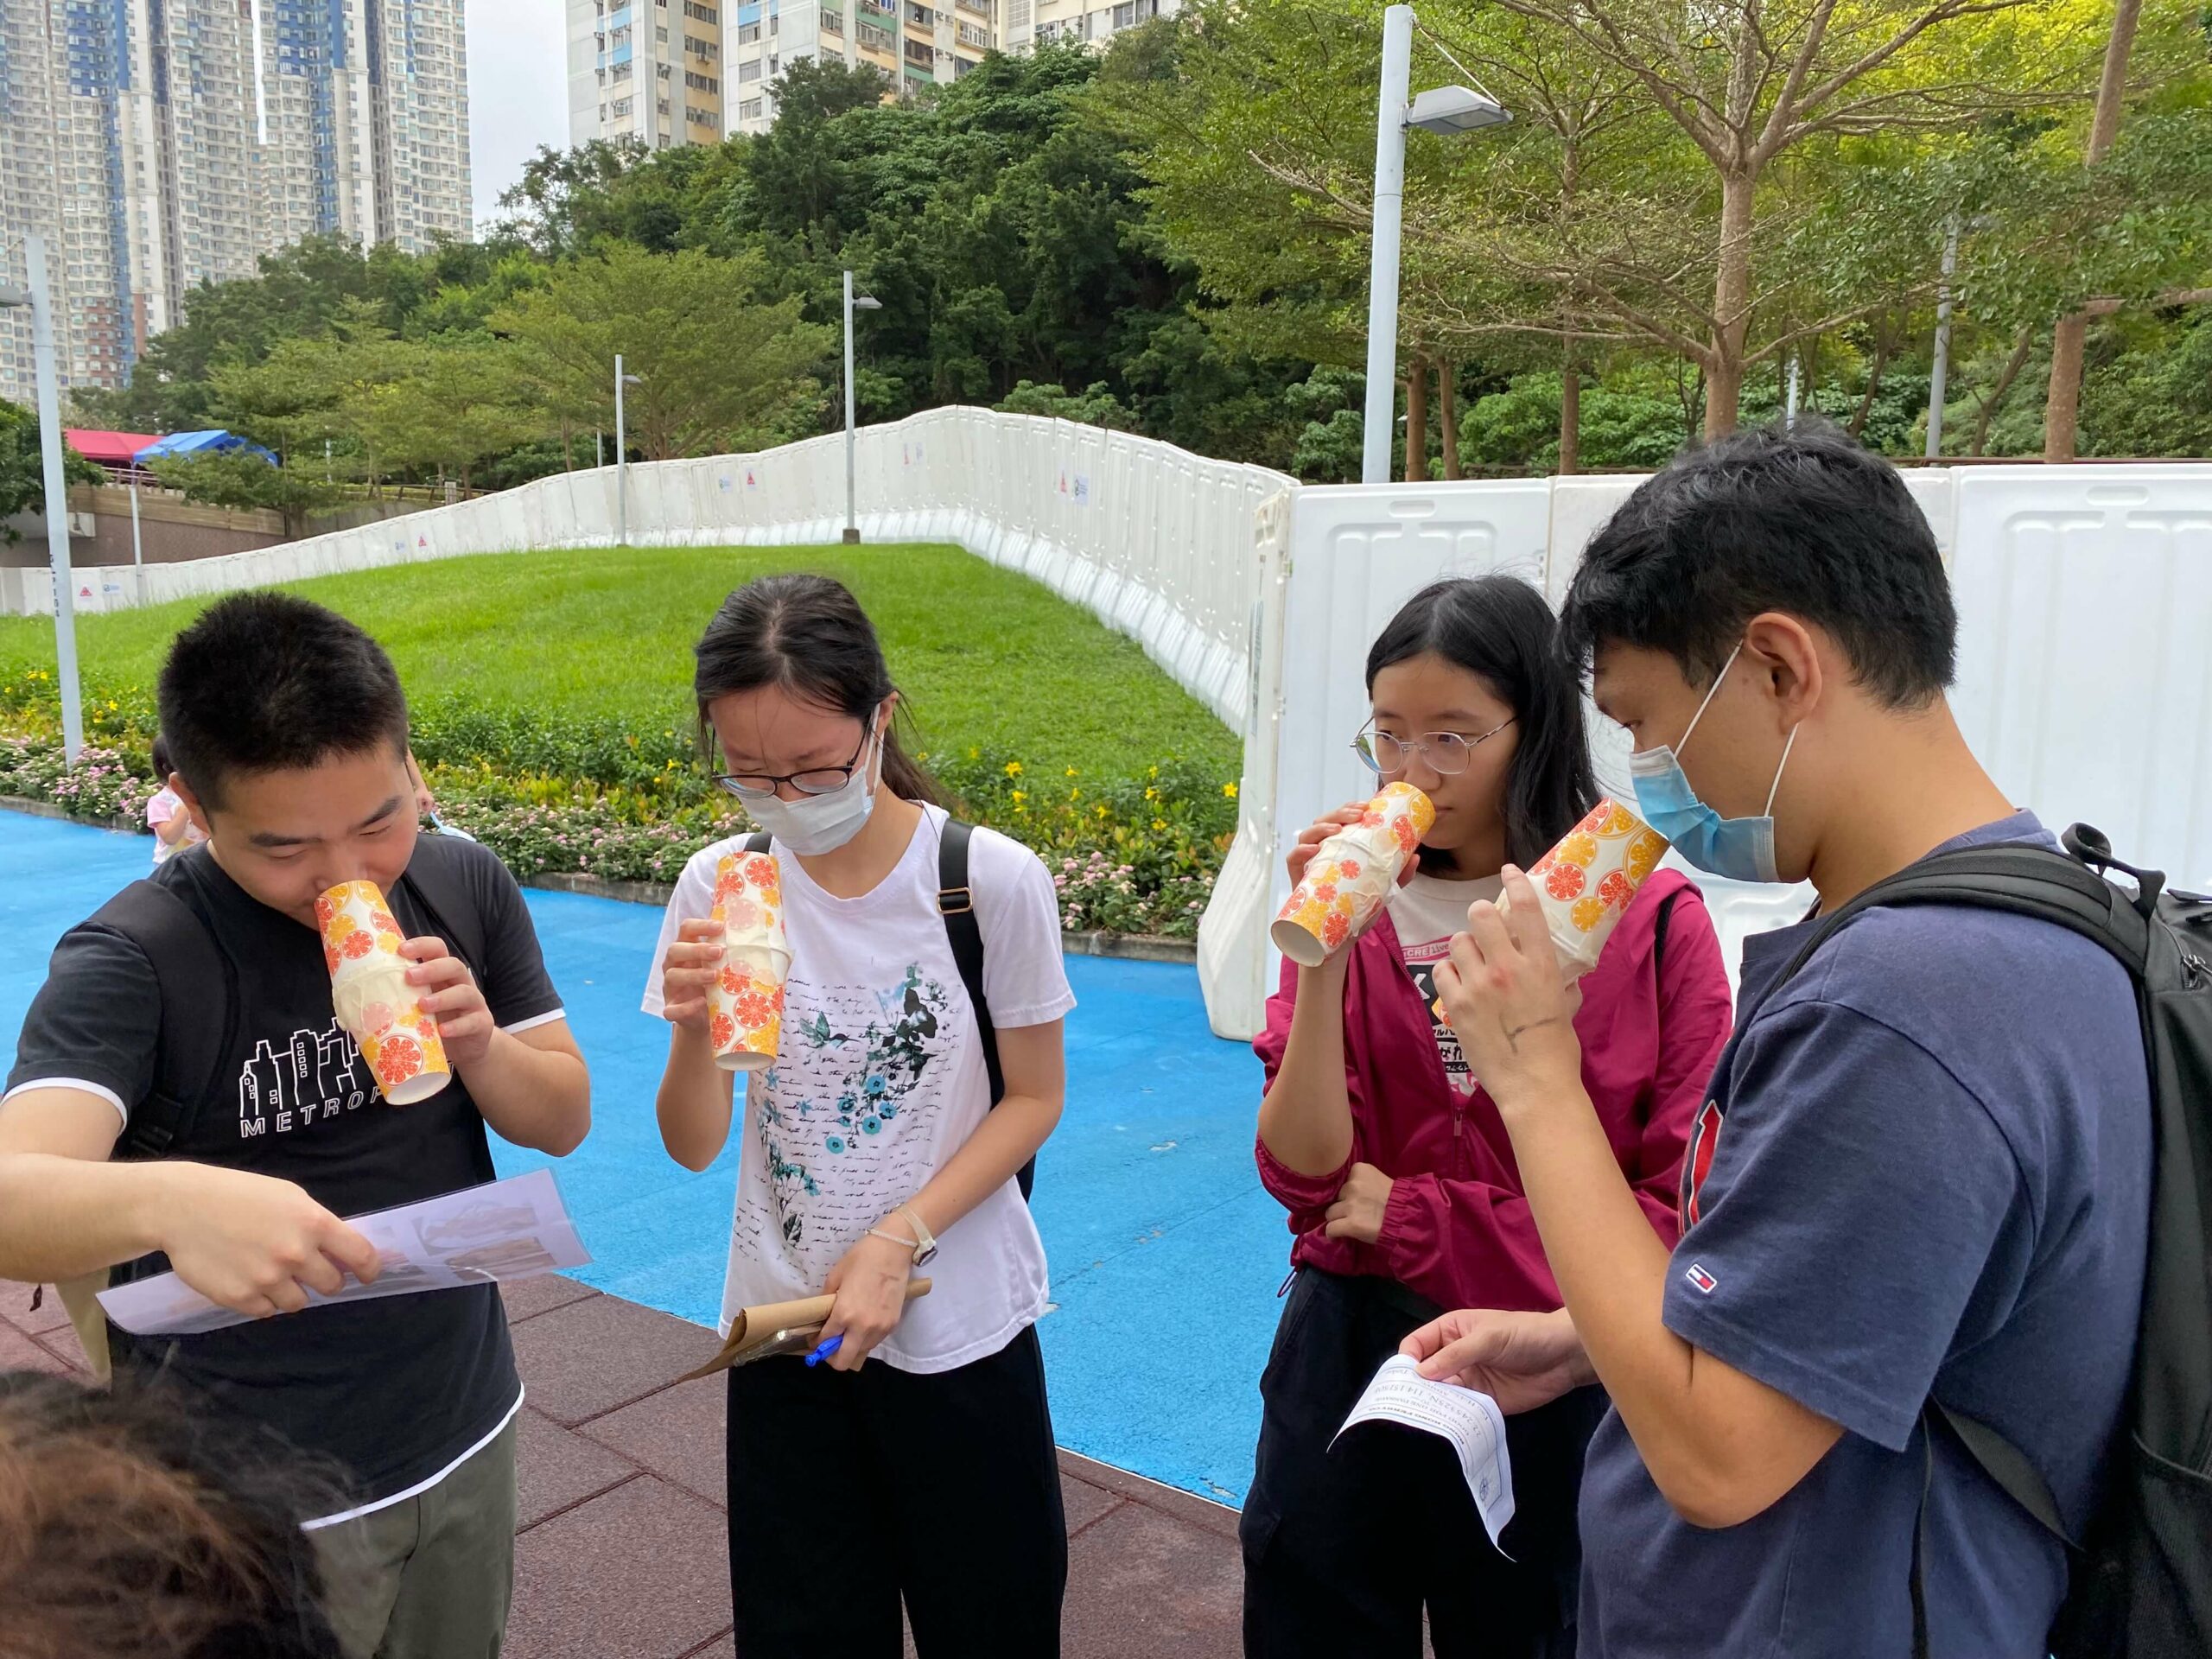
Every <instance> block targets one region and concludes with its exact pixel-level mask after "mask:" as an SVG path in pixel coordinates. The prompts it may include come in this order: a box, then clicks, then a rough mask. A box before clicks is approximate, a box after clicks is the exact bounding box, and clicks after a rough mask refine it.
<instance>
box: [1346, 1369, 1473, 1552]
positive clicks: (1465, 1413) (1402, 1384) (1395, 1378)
mask: <svg viewBox="0 0 2212 1659" xmlns="http://www.w3.org/2000/svg"><path fill="white" fill-rule="evenodd" d="M1375 1422H1382V1423H1402V1424H1404V1425H1405V1426H1406V1427H1408V1428H1418V1429H1420V1430H1421V1431H1422V1432H1423V1433H1428V1434H1436V1435H1440V1436H1441V1437H1442V1438H1443V1439H1445V1440H1449V1441H1450V1442H1451V1443H1452V1450H1453V1451H1455V1452H1458V1453H1459V1468H1460V1471H1461V1472H1462V1473H1464V1474H1465V1476H1466V1478H1467V1490H1468V1491H1470V1492H1471V1493H1473V1494H1474V1497H1475V1509H1476V1511H1477V1512H1478V1514H1480V1515H1481V1516H1482V1518H1483V1525H1484V1527H1485V1528H1487V1529H1489V1532H1490V1541H1491V1543H1493V1544H1495V1543H1497V1540H1498V1535H1499V1534H1500V1533H1502V1532H1503V1531H1504V1530H1505V1523H1506V1522H1509V1521H1510V1520H1512V1519H1513V1462H1512V1459H1511V1458H1510V1456H1509V1455H1508V1453H1507V1452H1506V1449H1505V1414H1504V1413H1503V1412H1502V1411H1500V1410H1499V1409H1498V1408H1497V1401H1495V1400H1493V1399H1491V1397H1490V1395H1486V1394H1484V1393H1482V1392H1481V1391H1480V1390H1478V1389H1466V1388H1462V1387H1460V1386H1459V1384H1458V1383H1432V1382H1430V1381H1429V1380H1428V1379H1427V1377H1425V1376H1422V1375H1421V1367H1420V1366H1419V1365H1417V1364H1415V1363H1414V1362H1413V1361H1412V1360H1410V1359H1408V1358H1407V1357H1405V1355H1403V1354H1393V1355H1391V1356H1390V1357H1389V1358H1388V1359H1386V1360H1384V1361H1383V1369H1382V1370H1379V1371H1377V1372H1376V1373H1375V1380H1374V1381H1373V1382H1371V1383H1369V1384H1368V1385H1367V1391H1366V1392H1365V1393H1364V1394H1363V1395H1360V1396H1359V1403H1358V1404H1357V1405H1356V1406H1354V1407H1353V1408H1351V1416H1349V1417H1347V1418H1345V1419H1344V1427H1343V1428H1340V1429H1338V1431H1337V1436H1336V1439H1337V1440H1342V1439H1343V1438H1344V1432H1345V1430H1346V1429H1350V1428H1351V1427H1355V1426H1356V1425H1357V1424H1360V1423H1375ZM1329 1444H1330V1446H1332V1448H1333V1447H1334V1446H1335V1445H1336V1440H1331V1441H1330V1442H1329Z"/></svg>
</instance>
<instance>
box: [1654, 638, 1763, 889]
mask: <svg viewBox="0 0 2212 1659" xmlns="http://www.w3.org/2000/svg"><path fill="white" fill-rule="evenodd" d="M1743 650H1744V648H1743V646H1742V645H1738V646H1737V647H1736V649H1735V650H1734V651H1732V652H1729V653H1728V660H1727V661H1726V662H1725V663H1723V664H1721V665H1720V672H1719V674H1718V675H1716V676H1715V677H1713V687H1712V690H1708V691H1707V693H1706V694H1705V701H1704V702H1700V704H1698V706H1697V713H1695V714H1694V715H1691V716H1690V723H1689V726H1688V729H1686V730H1685V731H1684V732H1683V733H1682V736H1681V741H1680V742H1679V743H1676V744H1675V746H1674V747H1672V748H1669V747H1667V746H1665V745H1664V744H1662V745H1661V746H1660V747H1657V748H1656V749H1638V750H1637V752H1636V753H1634V754H1631V755H1630V756H1629V758H1628V769H1629V773H1630V777H1631V778H1633V779H1635V783H1636V804H1637V810H1638V811H1640V812H1641V813H1643V821H1644V822H1645V823H1648V824H1649V825H1650V826H1651V827H1652V828H1653V829H1656V830H1657V831H1658V832H1659V833H1660V834H1661V835H1662V836H1666V837H1667V839H1668V840H1669V841H1670V842H1673V843H1674V844H1675V850H1676V851H1677V852H1679V853H1681V855H1682V856H1683V857H1684V858H1686V859H1688V861H1690V862H1691V863H1693V864H1694V865H1695V866H1697V868H1699V869H1700V870H1704V871H1706V872H1707V874H1713V875H1719V876H1726V877H1727V878H1728V879H1729V880H1732V881H1779V880H1782V874H1781V872H1780V871H1778V870H1777V868H1775V862H1774V797H1775V793H1776V791H1778V790H1779V789H1781V787H1782V769H1783V766H1788V765H1789V751H1790V748H1791V747H1792V746H1793V745H1794V744H1796V741H1797V728H1796V727H1795V726H1793V727H1791V728H1789V737H1788V739H1787V740H1785V741H1784V742H1783V746H1782V760H1780V762H1779V763H1778V764H1777V766H1775V769H1774V785H1773V787H1772V788H1770V789H1769V790H1768V791H1767V792H1766V810H1765V811H1764V812H1763V813H1761V814H1760V815H1759V816H1758V817H1756V818H1724V817H1721V816H1720V815H1719V813H1718V812H1716V811H1714V810H1713V809H1712V808H1711V807H1709V806H1707V804H1705V803H1704V802H1703V801H1700V799H1698V798H1697V791H1695V790H1694V789H1692V788H1691V787H1690V780H1689V778H1688V774H1686V773H1685V772H1683V771H1682V763H1681V761H1680V760H1677V759H1676V758H1675V756H1676V753H1677V752H1678V751H1680V750H1681V749H1683V748H1685V747H1688V744H1689V741H1690V733H1691V732H1694V731H1695V730H1697V723H1698V721H1700V720H1703V719H1704V718H1705V711H1706V710H1707V709H1708V708H1710V707H1711V706H1712V704H1713V692H1716V691H1718V690H1720V683H1721V681H1723V680H1725V679H1726V678H1727V677H1728V671H1729V670H1730V669H1732V668H1733V667H1734V666H1735V665H1736V658H1738V657H1739V656H1740V655H1742V654H1743Z"/></svg>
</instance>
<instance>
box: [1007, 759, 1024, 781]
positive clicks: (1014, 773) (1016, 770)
mask: <svg viewBox="0 0 2212 1659" xmlns="http://www.w3.org/2000/svg"><path fill="white" fill-rule="evenodd" d="M1006 775H1007V777H1009V778H1019V777H1020V776H1021V762H1020V761H1019V760H1009V761H1007V763H1006Z"/></svg>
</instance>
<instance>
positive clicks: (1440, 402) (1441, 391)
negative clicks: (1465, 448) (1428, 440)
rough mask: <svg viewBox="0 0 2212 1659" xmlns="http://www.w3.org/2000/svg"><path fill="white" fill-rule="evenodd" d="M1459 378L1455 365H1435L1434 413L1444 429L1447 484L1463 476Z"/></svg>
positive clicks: (1456, 365) (1445, 478)
mask: <svg viewBox="0 0 2212 1659" xmlns="http://www.w3.org/2000/svg"><path fill="white" fill-rule="evenodd" d="M1458 382H1459V365H1458V364H1457V363H1440V364H1438V365H1436V412H1437V416H1438V418H1439V419H1440V421H1441V423H1442V424H1443V428H1444V480H1445V482H1446V483H1447V484H1448V483H1451V482H1452V481H1454V480H1457V479H1459V478H1460V477H1462V476H1464V474H1462V473H1461V472H1460V470H1459V385H1458Z"/></svg>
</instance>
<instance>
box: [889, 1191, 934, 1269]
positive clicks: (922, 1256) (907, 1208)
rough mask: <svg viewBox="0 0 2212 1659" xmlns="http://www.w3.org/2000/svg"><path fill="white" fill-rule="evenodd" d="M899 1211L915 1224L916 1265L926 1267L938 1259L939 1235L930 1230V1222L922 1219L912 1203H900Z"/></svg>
mask: <svg viewBox="0 0 2212 1659" xmlns="http://www.w3.org/2000/svg"><path fill="white" fill-rule="evenodd" d="M897 1213H898V1214H899V1215H902V1216H904V1217H906V1219H907V1220H909V1221H911V1222H912V1223H913V1224H914V1240H915V1243H914V1265H915V1266H916V1267H918V1268H926V1267H927V1266H929V1264H930V1263H931V1262H933V1261H935V1260H936V1259H937V1236H936V1235H935V1234H933V1233H931V1231H930V1230H929V1227H928V1224H926V1223H925V1222H924V1221H923V1220H922V1217H921V1212H920V1211H918V1210H916V1209H915V1208H914V1206H913V1205H911V1204H902V1205H899V1209H898V1211H897Z"/></svg>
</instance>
